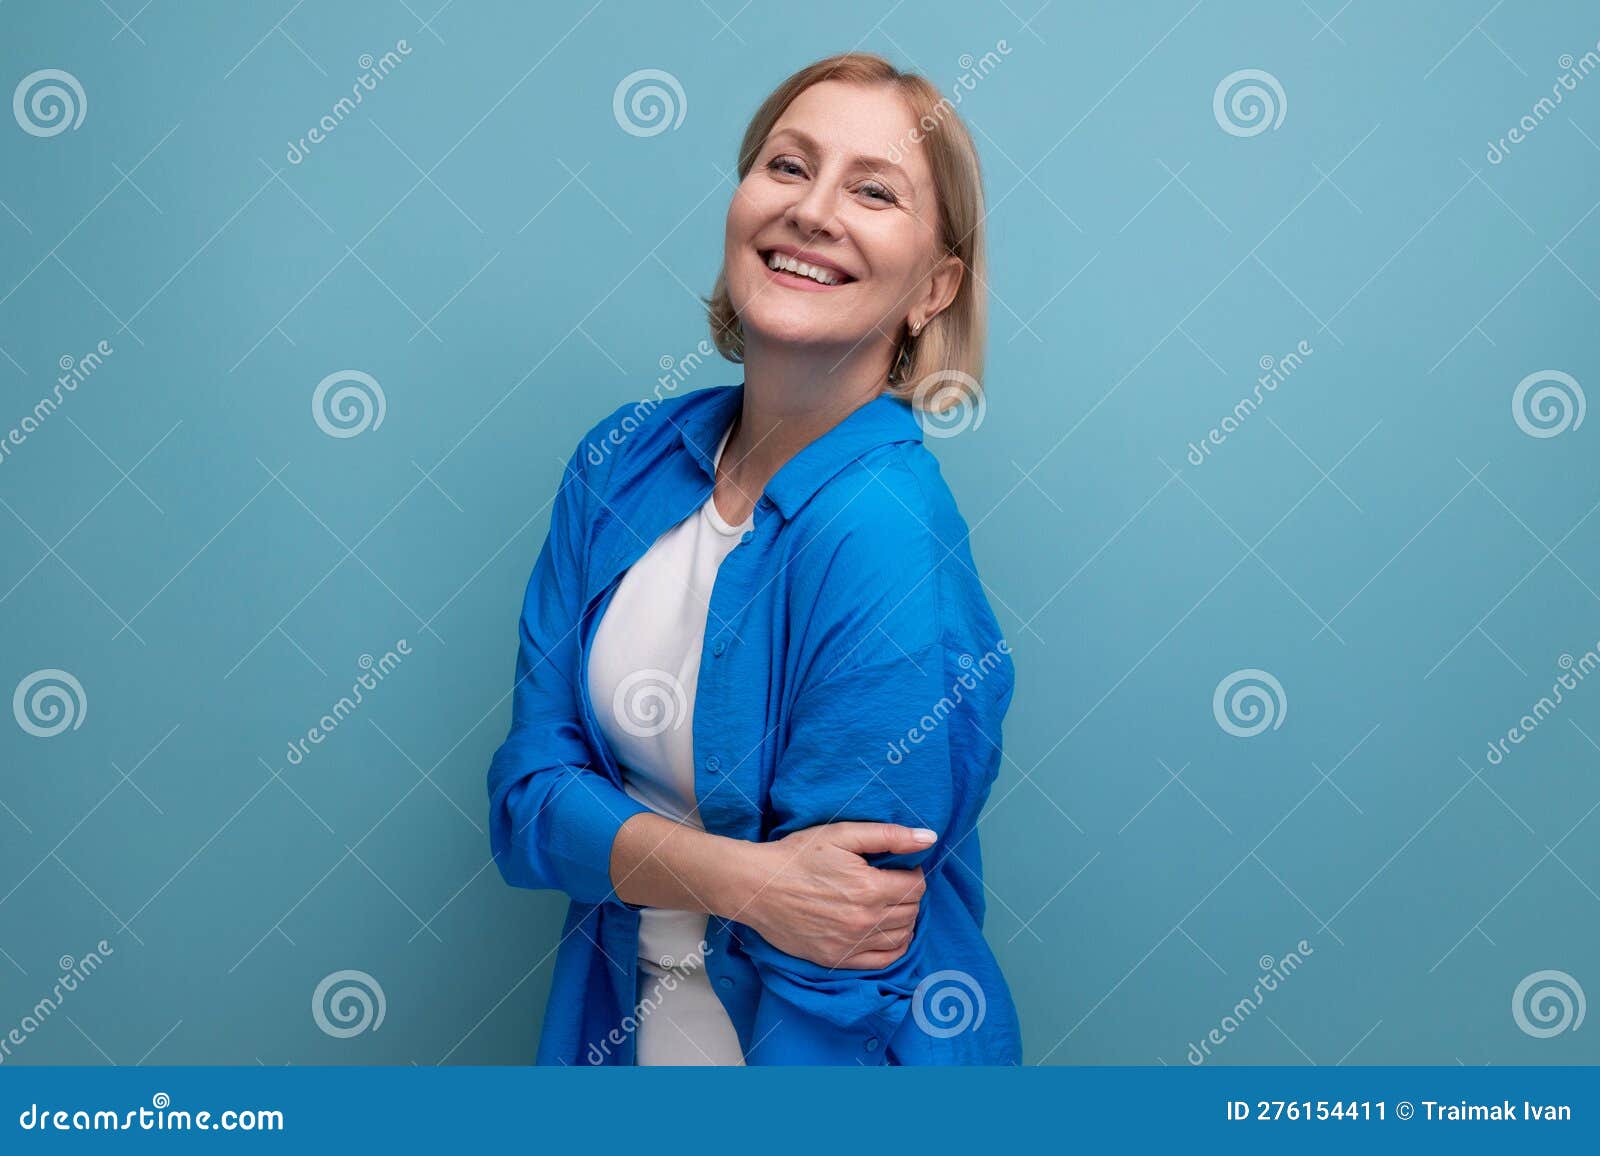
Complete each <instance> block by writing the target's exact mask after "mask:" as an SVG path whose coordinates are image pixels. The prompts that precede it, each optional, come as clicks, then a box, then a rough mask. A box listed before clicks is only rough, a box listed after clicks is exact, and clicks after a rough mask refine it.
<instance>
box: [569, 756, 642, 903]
mask: <svg viewBox="0 0 1600 1156" xmlns="http://www.w3.org/2000/svg"><path fill="white" fill-rule="evenodd" d="M591 779H592V780H593V782H590V781H588V780H591ZM555 805H556V808H557V813H556V815H555V820H556V821H555V822H554V823H552V824H551V828H552V830H551V838H552V839H553V841H554V846H553V847H552V848H551V850H552V852H553V853H554V854H555V855H557V856H559V857H560V858H561V859H562V860H564V861H565V862H566V863H567V865H568V868H569V871H570V872H571V876H570V878H571V883H572V885H571V886H570V887H568V888H567V890H568V892H569V893H570V894H571V895H572V896H573V897H574V898H577V897H579V896H584V897H589V896H595V897H596V898H593V899H590V900H589V901H590V902H595V903H623V900H622V898H621V897H620V896H618V895H617V893H616V890H615V889H614V888H613V886H612V883H611V845H612V844H613V843H615V842H616V841H617V832H618V831H619V830H621V829H622V825H623V824H624V823H626V822H627V821H628V820H629V819H631V818H633V817H634V816H635V815H639V814H643V813H646V812H650V813H652V814H653V813H654V812H651V811H650V808H649V807H647V806H645V805H644V804H643V803H641V802H639V801H638V800H637V799H635V798H634V797H633V796H631V795H629V794H628V793H627V792H625V791H622V790H620V789H619V788H617V787H614V786H612V785H611V783H610V782H609V781H608V780H606V779H604V778H602V777H601V776H599V775H597V774H593V773H591V772H588V771H583V772H579V773H578V774H577V775H576V776H575V778H574V781H573V782H571V783H568V784H567V786H566V788H565V789H564V790H562V792H561V794H560V795H558V796H557V798H556V800H555ZM623 905H624V906H630V907H631V906H633V905H631V904H625V903H624V904H623ZM634 909H635V910H637V908H634Z"/></svg>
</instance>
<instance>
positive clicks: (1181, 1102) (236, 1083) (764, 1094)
mask: <svg viewBox="0 0 1600 1156" xmlns="http://www.w3.org/2000/svg"><path fill="white" fill-rule="evenodd" d="M1597 1088H1600V1078H1597V1073H1596V1069H1594V1068H1583V1067H1540V1068H1487V1067H1484V1068H1463V1067H1367V1068H1325V1067H1308V1068H1287V1067H1232V1068H1203V1069H1184V1068H1128V1067H1119V1068H1113V1067H1098V1068H1096V1067H1075V1068H1066V1067H1061V1068H1023V1069H972V1068H966V1069H929V1068H918V1069H910V1068H889V1069H878V1070H872V1071H866V1070H851V1069H837V1068H834V1069H818V1068H811V1069H782V1070H775V1069H770V1068H746V1069H738V1070H723V1071H717V1072H707V1071H703V1070H694V1069H651V1070H644V1069H609V1070H595V1071H577V1070H561V1069H548V1068H546V1069H536V1068H512V1067H498V1068H472V1067H449V1068H416V1067H411V1068H401V1067H389V1068H355V1067H345V1068H295V1067H283V1068H244V1067H235V1068H196V1067H169V1068H10V1069H7V1070H5V1071H4V1072H3V1073H0V1109H3V1115H0V1152H5V1153H8V1154H9V1153H22V1152H34V1151H40V1152H43V1151H49V1150H51V1149H54V1148H57V1147H59V1146H62V1145H65V1144H72V1143H74V1142H81V1141H83V1140H88V1142H90V1143H98V1144H108V1145H110V1146H113V1147H116V1148H121V1147H123V1146H124V1145H126V1146H129V1147H131V1148H134V1149H136V1150H139V1149H145V1148H153V1147H154V1146H157V1145H160V1146H162V1147H169V1146H171V1145H173V1144H177V1143H186V1142H190V1136H189V1134H190V1133H193V1134H199V1133H201V1132H213V1133H221V1134H223V1135H225V1136H226V1137H228V1140H229V1141H231V1142H234V1143H251V1144H255V1145H260V1144H271V1145H277V1146H281V1147H283V1148H285V1149H289V1148H292V1149H293V1150H294V1151H296V1152H297V1153H303V1152H322V1151H329V1152H334V1151H348V1150H350V1149H351V1148H352V1146H355V1145H360V1146H362V1148H363V1149H369V1148H371V1147H372V1146H375V1145H385V1146H391V1147H393V1148H396V1149H398V1150H402V1151H412V1150H419V1149H431V1148H434V1147H436V1146H437V1147H439V1148H441V1149H444V1150H450V1151H456V1150H462V1149H465V1148H468V1147H472V1148H482V1147H484V1146H502V1145H515V1146H516V1148H517V1149H518V1150H520V1151H525V1152H537V1153H547V1152H555V1151H563V1150H564V1151H574V1150H576V1151H581V1152H583V1153H586V1154H587V1153H593V1152H612V1151H624V1150H630V1151H638V1150H639V1149H641V1148H644V1149H647V1150H650V1151H652V1152H653V1153H654V1154H655V1156H660V1153H661V1151H662V1149H663V1148H669V1149H671V1148H678V1147H682V1148H684V1149H686V1150H691V1151H695V1150H701V1149H704V1148H707V1147H709V1148H713V1149H718V1148H720V1149H724V1150H726V1151H727V1152H729V1153H732V1152H734V1151H737V1152H738V1153H739V1154H740V1156H748V1154H750V1153H759V1154H761V1156H766V1154H767V1153H771V1152H791V1151H793V1152H800V1151H805V1152H816V1151H818V1150H819V1148H823V1147H824V1146H825V1148H826V1149H827V1150H832V1149H837V1148H840V1147H850V1148H871V1149H873V1150H878V1151H907V1152H916V1153H918V1154H919V1156H920V1154H921V1153H924V1152H930V1151H933V1152H946V1151H948V1152H963V1153H967V1152H972V1153H976V1152H987V1151H990V1150H992V1149H994V1148H996V1147H998V1146H1001V1145H1006V1146H1021V1145H1027V1146H1029V1147H1034V1146H1042V1148H1041V1150H1042V1151H1046V1152H1049V1151H1085V1150H1087V1151H1099V1150H1101V1148H1102V1146H1113V1145H1115V1146H1123V1145H1129V1144H1136V1145H1140V1146H1143V1145H1153V1144H1158V1143H1170V1144H1172V1145H1175V1146H1177V1147H1179V1148H1182V1149H1187V1150H1201V1149H1204V1150H1208V1151H1209V1150H1213V1149H1214V1147H1215V1146H1221V1145H1227V1146H1229V1147H1231V1148H1234V1149H1236V1150H1239V1151H1247V1152H1253V1151H1294V1152H1300V1151H1313V1152H1314V1151H1324V1150H1326V1151H1335V1150H1337V1151H1342V1152H1346V1153H1348V1152H1349V1151H1350V1150H1351V1149H1350V1146H1351V1145H1352V1144H1358V1145H1360V1150H1361V1151H1362V1153H1363V1156H1365V1153H1367V1152H1371V1151H1403V1150H1404V1151H1409V1150H1415V1149H1416V1148H1417V1147H1418V1146H1419V1145H1428V1146H1430V1147H1432V1146H1440V1147H1443V1146H1445V1145H1448V1146H1450V1147H1451V1148H1452V1149H1454V1150H1458V1151H1459V1150H1465V1151H1475V1150H1479V1149H1482V1150H1485V1151H1487V1150H1491V1149H1492V1150H1495V1151H1504V1150H1507V1149H1506V1146H1507V1145H1508V1144H1515V1145H1517V1147H1518V1149H1521V1148H1523V1147H1526V1148H1528V1149H1529V1150H1532V1151H1544V1150H1550V1151H1562V1152H1565V1151H1595V1150H1596V1143H1597V1141H1600V1131H1597V1129H1596V1126H1595V1118H1596V1117H1595V1103H1596V1091H1597ZM690 1120H692V1121H693V1124H694V1126H693V1129H692V1132H685V1131H684V1129H683V1128H682V1127H681V1126H680V1125H682V1124H683V1123H685V1122H688V1121H690ZM110 1132H115V1133H117V1135H116V1138H115V1139H114V1140H104V1139H102V1138H101V1135H102V1134H104V1133H110ZM194 1142H196V1143H209V1145H210V1147H211V1148H212V1149H213V1150H217V1149H218V1148H220V1147H221V1145H219V1144H217V1143H216V1142H215V1141H210V1142H207V1141H198V1140H196V1141H194Z"/></svg>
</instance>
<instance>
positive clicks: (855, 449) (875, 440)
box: [679, 382, 922, 521]
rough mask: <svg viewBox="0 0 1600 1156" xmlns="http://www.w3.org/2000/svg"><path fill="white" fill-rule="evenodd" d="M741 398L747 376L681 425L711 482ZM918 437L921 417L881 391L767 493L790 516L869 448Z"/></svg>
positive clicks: (795, 461) (786, 469)
mask: <svg viewBox="0 0 1600 1156" xmlns="http://www.w3.org/2000/svg"><path fill="white" fill-rule="evenodd" d="M743 404H744V383H743V382H740V383H739V384H738V385H732V386H724V387H722V388H721V389H718V390H715V391H712V397H711V398H710V400H709V401H708V403H707V404H706V405H705V406H704V407H702V408H701V409H700V410H698V411H697V412H696V413H694V414H693V415H691V416H689V417H687V418H685V419H684V421H683V422H682V423H681V424H680V426H679V432H680V434H681V437H682V439H683V444H684V446H685V448H687V449H688V451H689V454H690V455H691V456H692V457H693V458H694V460H695V461H696V462H698V463H699V465H700V468H701V469H702V470H703V471H705V474H706V476H707V477H708V478H710V479H711V480H712V481H713V482H714V481H715V480H716V462H715V458H714V455H715V454H716V452H717V446H718V445H720V444H721V442H722V435H723V434H724V433H726V432H727V430H728V427H729V426H730V425H731V424H732V423H733V419H734V416H735V415H736V414H738V412H739V409H740V407H741V406H742V405H743ZM920 441H922V423H921V422H919V421H918V420H917V417H916V414H915V413H914V412H913V411H912V408H911V404H910V403H909V402H906V401H902V400H900V399H899V398H897V397H895V396H894V395H893V394H889V393H880V394H879V395H878V396H877V397H875V398H873V399H872V400H871V401H869V402H867V403H866V404H865V405H863V406H860V407H858V408H857V409H855V410H854V411H852V412H851V413H850V414H849V415H848V416H847V417H845V419H844V420H843V421H841V422H839V424H838V425H836V426H834V427H833V428H832V429H830V430H828V431H827V432H826V433H824V434H823V435H822V436H821V437H819V438H816V439H815V440H814V441H812V442H811V444H810V445H808V446H806V447H805V448H804V449H802V450H801V451H800V452H799V453H797V454H795V455H794V457H792V458H790V459H789V460H788V461H787V462H785V463H784V464H783V467H782V468H781V469H779V470H778V472H777V473H776V474H774V475H773V477H772V480H771V481H769V482H768V483H767V488H766V493H765V496H766V497H768V498H770V499H771V500H772V504H773V505H775V506H777V508H778V512H779V513H780V514H782V515H783V518H784V520H785V521H788V520H789V519H790V518H793V517H794V515H795V514H796V513H797V512H798V511H799V509H800V507H802V506H804V505H805V504H806V502H808V501H810V500H811V496H812V495H813V494H815V493H816V492H817V491H818V490H819V489H821V488H822V485H823V483H824V482H826V481H828V480H829V479H830V478H832V477H833V476H834V475H835V474H837V473H838V472H839V471H840V470H842V469H844V467H845V466H847V465H849V464H850V463H851V462H853V461H855V460H857V459H858V458H861V457H863V456H865V455H866V454H867V453H868V452H869V451H871V450H874V449H877V448H878V447H879V446H883V445H890V444H892V443H894V442H920Z"/></svg>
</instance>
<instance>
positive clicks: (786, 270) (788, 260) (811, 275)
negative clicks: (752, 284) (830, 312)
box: [758, 249, 855, 290]
mask: <svg viewBox="0 0 1600 1156" xmlns="http://www.w3.org/2000/svg"><path fill="white" fill-rule="evenodd" d="M758 254H759V256H760V257H761V261H762V263H763V264H764V265H766V267H767V273H768V275H769V276H771V277H772V279H773V280H774V281H776V282H777V283H778V284H780V285H787V286H789V287H790V288H793V289H808V290H826V289H838V288H841V287H842V286H845V285H849V284H850V283H852V282H853V281H854V280H855V278H854V277H851V276H849V275H847V274H844V273H841V272H839V271H838V270H836V269H831V268H827V267H824V266H822V265H813V264H808V263H807V262H805V261H801V260H798V259H797V258H795V257H791V256H790V255H789V254H787V253H780V252H778V251H777V250H776V249H768V250H765V251H764V252H763V251H760V250H758Z"/></svg>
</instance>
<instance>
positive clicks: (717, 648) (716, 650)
mask: <svg viewBox="0 0 1600 1156" xmlns="http://www.w3.org/2000/svg"><path fill="white" fill-rule="evenodd" d="M727 649H728V641H727V639H725V638H719V639H717V641H716V645H714V646H713V647H712V648H711V653H712V655H713V656H715V657H717V658H721V657H722V652H723V651H725V650H727Z"/></svg>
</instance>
